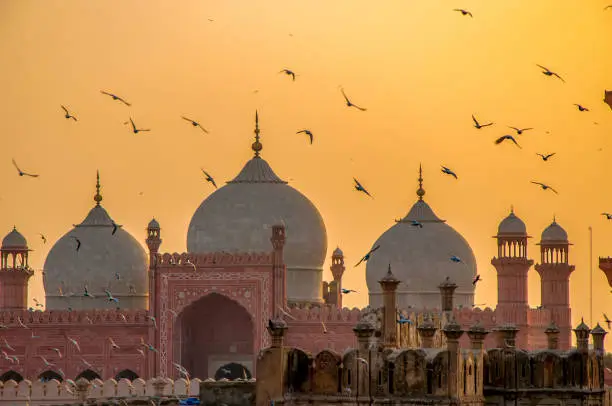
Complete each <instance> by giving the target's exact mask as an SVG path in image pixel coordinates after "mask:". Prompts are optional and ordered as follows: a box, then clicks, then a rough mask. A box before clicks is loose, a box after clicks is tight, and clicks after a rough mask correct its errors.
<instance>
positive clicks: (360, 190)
mask: <svg viewBox="0 0 612 406" xmlns="http://www.w3.org/2000/svg"><path fill="white" fill-rule="evenodd" d="M353 180H354V181H355V190H356V191H358V192H363V193H365V194H366V195H368V196H370V197H372V195H371V194H370V192H368V191H367V190H366V188H364V187H363V185H362V184H361V183H359V181H358V180H357V179H355V178H353Z"/></svg>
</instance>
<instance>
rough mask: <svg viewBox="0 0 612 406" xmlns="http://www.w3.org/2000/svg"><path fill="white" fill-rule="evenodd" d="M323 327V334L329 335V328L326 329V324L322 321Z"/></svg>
mask: <svg viewBox="0 0 612 406" xmlns="http://www.w3.org/2000/svg"><path fill="white" fill-rule="evenodd" d="M321 326H323V334H327V327H325V323H323V320H321Z"/></svg>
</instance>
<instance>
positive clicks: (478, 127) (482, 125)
mask: <svg viewBox="0 0 612 406" xmlns="http://www.w3.org/2000/svg"><path fill="white" fill-rule="evenodd" d="M472 121H473V122H474V127H476V128H477V129H478V130H480V129H481V128H483V127H488V126H490V125H493V123H492V122H491V123H486V124H480V123H479V122H478V120H476V117H474V115H473V114H472Z"/></svg>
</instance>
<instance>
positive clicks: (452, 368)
mask: <svg viewBox="0 0 612 406" xmlns="http://www.w3.org/2000/svg"><path fill="white" fill-rule="evenodd" d="M442 332H443V333H444V335H445V336H446V347H447V349H448V362H449V366H448V386H447V391H448V392H447V395H448V397H450V398H455V399H456V398H458V397H459V388H458V382H459V356H460V354H459V351H460V349H459V339H460V338H461V336H462V335H463V330H462V329H461V326H460V325H459V323H457V321H456V320H455V319H452V320H451V321H450V322H448V323H447V324H446V325H445V326H444V328H443V329H442Z"/></svg>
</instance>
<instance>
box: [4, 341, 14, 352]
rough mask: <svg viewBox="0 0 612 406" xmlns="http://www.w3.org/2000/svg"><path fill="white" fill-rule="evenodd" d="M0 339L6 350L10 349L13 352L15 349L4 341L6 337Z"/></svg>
mask: <svg viewBox="0 0 612 406" xmlns="http://www.w3.org/2000/svg"><path fill="white" fill-rule="evenodd" d="M2 341H3V344H4V346H5V347H6V349H7V350H11V351H13V352H15V349H14V348H13V347H11V346H10V344H9V343H8V341H6V338H3V339H2Z"/></svg>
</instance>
